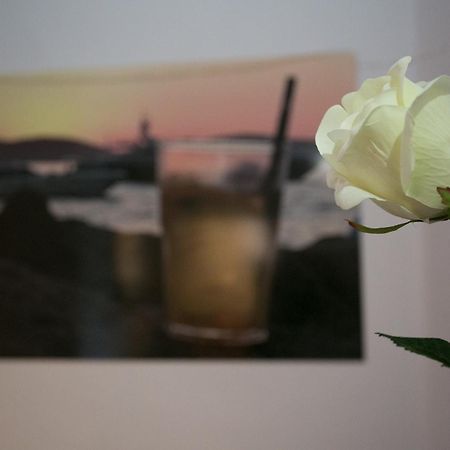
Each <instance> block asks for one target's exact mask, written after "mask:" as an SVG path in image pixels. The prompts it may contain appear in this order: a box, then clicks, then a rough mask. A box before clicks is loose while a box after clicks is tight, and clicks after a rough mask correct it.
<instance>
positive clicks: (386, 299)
mask: <svg viewBox="0 0 450 450" xmlns="http://www.w3.org/2000/svg"><path fill="white" fill-rule="evenodd" d="M449 19H450V4H449V3H448V2H447V1H446V0H427V1H425V0H410V1H407V0H405V1H402V0H391V1H387V0H380V1H378V2H370V1H360V2H356V1H350V0H342V1H339V2H331V1H329V2H321V3H319V2H313V1H301V0H298V1H288V0H281V1H280V0H278V1H275V0H271V1H269V0H260V1H254V0H246V1H240V2H239V1H237V0H230V1H228V2H221V1H206V0H203V1H200V0H197V1H194V0H185V1H181V0H179V1H174V0H172V1H171V0H165V1H160V0H154V1H144V0H137V1H128V2H124V1H119V0H110V1H107V0H96V1H94V0H91V1H86V0H82V1H78V2H76V3H75V2H68V1H57V0H41V1H37V0H28V1H25V0H23V1H20V0H15V1H14V0H2V2H1V4H0V73H2V74H13V73H18V72H20V73H23V72H30V73H31V72H42V71H44V72H45V71H52V70H77V69H86V68H88V69H92V68H104V67H118V66H123V65H146V64H159V63H180V62H196V61H197V62H204V61H211V60H214V59H217V60H223V59H227V58H228V59H247V58H251V59H254V58H269V57H283V56H290V55H302V54H308V53H313V52H330V51H345V52H351V53H353V55H354V56H355V58H356V61H357V66H358V84H359V83H360V82H361V81H362V80H363V79H365V78H367V77H372V76H379V75H380V74H383V73H385V72H386V71H387V69H388V68H389V67H390V66H391V64H392V63H393V62H395V61H396V60H397V59H398V58H400V57H401V56H404V55H407V54H409V55H411V56H412V57H413V64H412V66H411V70H410V71H409V77H410V78H412V79H413V80H419V79H431V78H434V77H435V76H438V75H440V74H442V73H447V74H450V49H449V46H448V42H449V38H450V32H449V31H448V22H449ZM363 222H364V223H369V224H371V225H380V224H385V223H392V218H391V217H388V216H387V215H386V214H384V213H383V212H381V211H378V210H376V209H375V208H373V207H372V206H370V205H367V206H364V208H363ZM361 243H362V250H361V257H362V258H361V260H362V270H363V286H362V294H363V306H364V309H363V316H364V330H365V335H364V337H363V339H364V346H365V352H364V353H365V356H366V357H365V359H364V360H363V361H358V362H342V363H332V362H327V361H322V362H320V363H317V362H313V361H302V362H296V363H277V364H270V363H254V362H246V363H239V364H238V363H236V364H229V363H220V362H215V363H205V362H204V363H188V362H171V363H168V362H155V361H152V362H140V363H135V362H133V363H131V362H126V363H121V362H117V363H111V362H108V363H106V362H103V363H100V362H98V363H92V362H89V363H80V362H68V361H63V362H53V361H52V362H50V361H42V360H40V361H20V362H19V361H14V360H3V361H2V362H1V363H0V365H1V368H0V395H1V398H2V404H1V406H0V418H1V420H0V444H1V445H2V448H5V449H11V450H15V449H42V448H49V449H53V448H55V449H66V448H67V449H73V448H76V449H92V448H96V449H122V448H128V449H147V448H157V449H174V450H176V449H203V448H204V449H239V448H245V449H278V448H282V449H298V448H305V449H328V448H332V449H346V450H349V449H355V450H356V449H362V448H364V449H365V448H367V449H381V448H383V449H430V450H431V449H432V450H436V449H437V450H439V449H442V450H444V449H447V448H448V446H449V442H450V429H449V427H448V418H449V414H450V413H449V401H448V399H449V398H450V381H449V377H448V371H445V370H444V369H441V368H440V367H439V365H438V364H436V363H433V362H431V361H426V360H423V359H422V358H420V357H418V356H417V357H416V356H415V355H412V354H407V353H405V352H402V351H400V350H399V349H396V348H394V347H393V346H392V345H391V344H390V343H388V342H385V341H382V340H380V338H377V337H376V336H375V335H374V333H375V332H376V331H382V332H386V333H393V334H399V335H410V336H412V335H419V336H420V335H424V336H425V335H429V336H436V337H441V338H444V339H447V340H448V339H449V338H450V335H449V331H448V330H449V327H448V323H449V315H450V314H449V303H448V296H449V294H448V289H447V286H448V267H449V264H448V262H449V261H448V259H449V257H448V251H447V249H448V248H449V245H450V237H449V233H448V231H447V228H446V224H439V225H433V227H425V226H416V227H410V228H409V229H407V230H404V231H403V230H402V231H401V232H399V233H396V234H394V235H391V236H387V237H370V236H367V237H366V236H364V237H363V238H362V240H361Z"/></svg>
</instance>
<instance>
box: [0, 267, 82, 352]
mask: <svg viewBox="0 0 450 450" xmlns="http://www.w3.org/2000/svg"><path fill="white" fill-rule="evenodd" d="M77 309H78V292H77V290H76V289H75V288H74V287H73V286H71V285H69V284H66V283H63V282H61V281H60V280H57V279H54V278H50V277H47V276H44V275H42V274H38V273H35V272H33V271H32V270H29V269H26V268H24V267H22V266H21V265H20V264H17V263H13V262H11V261H6V260H0V356H10V357H16V356H30V357H33V356H40V357H45V356H47V357H48V356H64V357H68V356H76V355H77V354H78V347H79V344H78V332H77V327H78V323H77V322H78V320H77Z"/></svg>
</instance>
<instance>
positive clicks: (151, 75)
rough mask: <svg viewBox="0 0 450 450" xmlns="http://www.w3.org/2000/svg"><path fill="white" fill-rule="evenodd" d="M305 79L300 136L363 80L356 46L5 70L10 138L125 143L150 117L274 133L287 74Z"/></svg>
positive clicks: (0, 120)
mask: <svg viewBox="0 0 450 450" xmlns="http://www.w3.org/2000/svg"><path fill="white" fill-rule="evenodd" d="M289 75H294V76H296V77H297V78H298V81H299V85H298V89H297V96H296V99H295V104H294V109H293V115H292V118H291V129H290V134H291V136H292V137H296V138H304V139H312V138H313V137H314V134H315V130H316V128H317V126H318V124H319V121H320V119H321V117H322V115H323V114H324V112H325V111H326V109H327V108H328V107H330V106H331V105H333V104H335V103H338V102H339V101H340V99H341V97H342V95H343V94H345V93H346V92H348V91H351V90H353V89H354V88H355V63H354V60H353V58H352V56H351V55H348V54H331V55H312V56H303V57H292V58H283V59H273V60H262V61H244V62H231V63H215V64H192V65H181V66H180V65H177V66H160V67H155V68H151V67H150V68H141V69H130V70H105V71H92V72H72V73H61V74H47V75H26V76H2V77H0V99H1V102H0V140H16V139H23V138H33V137H38V136H49V137H55V136H58V137H68V138H74V139H79V140H85V141H90V142H93V143H96V144H98V145H106V146H111V147H115V148H119V147H120V145H121V143H126V142H130V141H136V139H137V137H138V126H139V122H140V121H141V120H142V119H143V118H144V117H148V118H149V119H150V121H151V132H152V134H153V135H154V136H155V137H156V138H166V139H167V138H171V139H173V138H182V137H205V136H217V135H220V136H223V135H229V134H243V133H244V134H245V133H252V134H253V133H254V134H264V135H270V134H272V133H274V131H275V129H276V124H277V120H278V114H279V108H280V99H281V96H282V92H283V83H284V80H285V79H286V77H287V76H289Z"/></svg>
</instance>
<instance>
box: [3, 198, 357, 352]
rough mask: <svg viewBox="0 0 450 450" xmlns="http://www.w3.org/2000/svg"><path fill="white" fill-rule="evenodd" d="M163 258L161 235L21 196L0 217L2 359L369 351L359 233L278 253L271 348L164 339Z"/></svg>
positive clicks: (271, 317)
mask: <svg viewBox="0 0 450 450" xmlns="http://www.w3.org/2000/svg"><path fill="white" fill-rule="evenodd" d="M136 240H137V241H136ZM130 244H131V247H130ZM129 248H139V249H140V251H139V254H136V256H133V255H134V253H133V252H131V253H130V254H131V256H130V254H129V253H127V252H128V250H127V249H129ZM124 252H125V253H124ZM120 255H121V256H120ZM159 255H160V239H159V237H157V236H152V235H126V234H120V233H115V232H112V231H108V230H105V229H101V228H97V227H94V226H89V225H87V224H85V223H83V222H81V221H76V220H57V219H55V218H54V217H53V216H52V215H51V214H50V213H49V211H48V208H47V202H46V198H45V197H44V196H43V195H41V194H38V193H36V192H33V191H22V192H18V193H16V194H15V195H13V196H12V197H10V198H9V200H8V201H7V204H6V206H5V208H4V209H3V211H2V213H1V214H0V356H3V357H95V358H112V357H158V358H171V357H177V358H185V357H218V358H228V357H256V358H277V359H280V358H281V359H292V358H327V359H329V358H351V359H357V358H360V357H361V355H362V350H361V325H360V324H361V320H360V301H359V298H360V295H359V275H358V264H357V261H358V248H357V242H356V238H355V237H354V236H352V237H348V238H342V237H335V238H327V239H324V240H322V241H319V242H317V243H316V244H314V245H312V246H310V247H308V248H306V249H303V250H300V251H290V250H283V249H282V250H280V253H279V258H278V266H277V270H276V276H275V281H274V287H273V301H272V305H271V311H270V329H271V334H270V336H271V337H270V339H269V340H268V342H267V343H265V344H264V345H260V346H256V347H252V348H248V349H245V351H241V352H237V353H236V352H229V351H225V350H224V349H211V348H209V349H205V348H202V349H198V348H194V347H192V346H189V345H187V344H182V343H177V342H174V341H171V340H169V339H168V338H167V337H166V336H165V334H164V333H163V331H162V294H161V285H160V278H161V276H160V275H161V268H160V262H159ZM130 257H131V258H134V257H137V258H140V261H141V260H142V264H145V265H146V268H147V270H146V271H145V273H144V275H141V276H140V278H139V277H138V279H134V280H132V281H130V280H129V279H128V278H127V276H126V271H125V272H123V270H122V268H121V264H120V263H118V261H119V260H120V259H121V258H122V260H123V258H130ZM125 261H126V260H125Z"/></svg>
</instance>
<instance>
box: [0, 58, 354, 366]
mask: <svg viewBox="0 0 450 450" xmlns="http://www.w3.org/2000/svg"><path fill="white" fill-rule="evenodd" d="M355 76H356V66H355V62H354V59H353V57H352V55H349V54H345V53H336V54H314V55H306V56H298V57H286V58H278V59H266V60H242V61H224V62H221V61H215V62H211V63H198V62H197V63H190V64H176V65H175V64H174V65H161V66H154V67H151V66H150V67H149V66H147V67H140V68H139V67H138V68H126V67H125V68H116V69H114V68H113V69H107V70H106V69H105V70H103V69H102V70H100V69H97V70H86V71H82V70H79V71H71V72H55V73H44V74H11V75H1V76H0V356H1V357H3V358H17V357H22V358H24V357H43V358H159V359H170V358H178V359H179V358H225V359H236V358H239V359H241V358H243V359H267V360H271V359H273V360H277V359H278V360H283V359H312V358H315V359H336V360H339V359H360V358H361V357H362V342H361V341H362V326H361V295H360V280H359V260H358V241H357V236H356V235H355V233H354V232H353V231H352V229H351V228H350V227H349V226H348V224H347V222H346V219H354V218H355V214H357V211H356V212H355V211H341V210H340V209H338V208H337V207H336V206H335V204H334V199H333V191H332V190H331V189H329V188H327V186H326V170H327V169H326V166H325V164H324V163H323V161H322V159H321V158H320V155H319V154H318V151H317V148H316V146H315V143H314V135H315V132H316V129H317V126H318V124H319V122H320V119H321V117H322V116H323V114H324V112H325V111H326V110H327V109H328V108H329V107H330V106H331V105H334V104H336V103H339V102H340V99H341V97H342V96H343V95H344V94H345V93H346V92H349V91H351V90H354V89H355V88H356V86H355ZM289 83H291V84H290V86H291V87H292V86H293V85H295V90H294V91H293V92H295V93H293V92H291V94H292V95H291V97H290V101H291V104H290V108H289V111H288V112H289V114H288V117H287V116H286V114H285V115H284V116H283V113H286V111H287V110H286V108H285V107H286V92H287V86H289ZM283 108H284V109H283ZM283 120H284V121H283ZM283 126H284V129H283V130H282V132H281V131H280V130H281V129H282V128H283Z"/></svg>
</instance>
